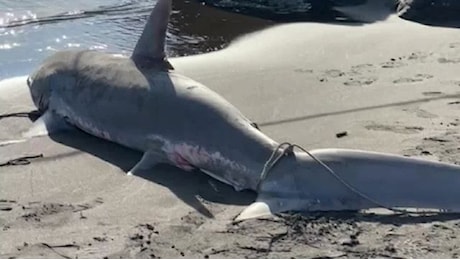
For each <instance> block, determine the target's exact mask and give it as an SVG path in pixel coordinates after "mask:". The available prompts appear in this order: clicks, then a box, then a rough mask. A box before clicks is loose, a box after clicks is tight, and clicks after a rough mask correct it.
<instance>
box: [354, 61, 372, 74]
mask: <svg viewBox="0 0 460 260" xmlns="http://www.w3.org/2000/svg"><path fill="white" fill-rule="evenodd" d="M374 71H375V67H374V65H372V64H369V63H365V64H358V65H355V66H352V67H351V70H350V72H349V73H348V74H349V75H361V74H363V73H369V72H374Z"/></svg>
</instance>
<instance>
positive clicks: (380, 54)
mask: <svg viewBox="0 0 460 260" xmlns="http://www.w3.org/2000/svg"><path fill="white" fill-rule="evenodd" d="M171 63H172V64H173V66H174V67H175V68H176V70H177V71H178V72H180V73H182V74H184V75H187V76H189V77H191V78H193V79H195V80H197V81H200V82H202V83H203V84H205V85H206V86H208V87H209V88H211V89H213V90H215V91H216V92H217V93H219V94H221V95H222V96H223V97H225V98H226V99H228V100H229V101H230V102H231V103H232V104H234V105H235V106H236V107H238V108H239V109H240V110H241V111H242V112H243V113H244V114H245V115H247V116H248V117H249V118H251V120H254V121H255V122H256V123H258V125H259V126H260V128H261V130H262V131H263V132H265V133H266V134H267V135H269V136H270V137H272V138H273V139H275V140H277V141H280V142H281V141H289V142H292V143H296V144H299V145H301V146H303V147H305V148H306V149H309V150H310V149H316V148H333V147H334V148H353V149H363V150H371V151H379V152H390V153H396V154H401V155H406V156H413V157H421V158H425V159H429V160H439V161H445V162H451V163H460V150H459V148H458V147H459V146H458V140H460V117H459V115H458V113H459V112H460V74H459V73H458V71H459V68H460V34H459V33H458V29H454V28H442V27H430V26H425V25H422V24H418V23H413V22H410V21H406V20H403V19H400V18H399V17H397V16H393V15H391V16H388V17H387V18H386V19H385V20H383V21H379V22H375V23H371V24H362V25H355V26H350V25H339V24H337V25H335V24H320V23H291V24H284V25H277V26H274V27H271V28H268V29H265V30H262V31H258V32H255V33H251V34H249V35H245V36H243V37H240V38H238V39H237V40H235V41H233V42H232V43H231V44H230V46H229V47H228V48H226V49H224V50H221V51H216V52H211V53H208V54H203V55H197V56H188V57H181V58H173V59H171ZM25 79H26V77H17V78H12V79H6V80H3V81H0V114H2V115H7V114H11V113H23V112H30V111H32V110H34V109H35V108H34V106H33V104H32V102H31V100H30V97H29V93H28V89H27V86H26V84H25ZM31 124H32V122H31V120H30V118H29V117H28V116H27V115H24V116H4V117H0V140H10V139H15V138H19V137H20V133H21V132H22V131H24V130H26V129H28V127H30V126H31ZM342 132H346V135H345V136H343V137H341V138H338V137H337V136H336V134H338V133H342ZM34 155H43V157H42V158H37V159H31V160H30V164H27V165H6V166H3V167H0V230H1V231H0V241H2V243H0V257H1V258H9V257H13V258H28V257H35V258H44V257H46V258H89V257H91V258H103V257H109V258H118V257H124V258H132V257H136V258H182V257H187V258H230V257H238V258H246V257H250V258H256V257H267V258H278V257H281V258H340V257H343V258H351V257H356V258H387V257H388V258H400V257H403V258H440V257H442V258H456V257H458V256H459V254H460V246H459V245H460V236H459V235H460V215H430V216H408V215H398V214H373V213H354V212H339V213H331V212H329V213H318V212H317V213H309V214H307V213H305V214H298V213H295V214H294V213H293V214H282V215H279V216H276V217H271V218H265V219H259V220H248V221H244V222H241V223H233V222H232V219H233V218H234V217H235V216H236V215H238V213H239V212H241V210H242V209H244V207H245V206H247V205H249V204H250V203H251V202H252V201H254V199H255V194H254V193H252V192H236V191H234V190H233V189H232V188H231V187H230V186H228V185H225V184H222V183H220V182H218V181H216V180H214V179H212V178H210V177H208V176H207V175H205V174H203V173H200V172H192V173H187V172H184V171H181V170H179V169H176V168H173V167H169V166H164V167H157V168H155V169H154V172H151V173H146V175H145V176H139V177H127V176H125V174H124V173H125V172H126V171H127V170H129V169H130V168H131V167H132V166H133V165H134V164H135V163H136V162H137V161H138V160H139V158H140V157H141V154H140V153H138V152H135V151H132V150H129V149H126V148H123V147H121V146H119V145H116V144H113V143H110V142H105V141H102V140H100V139H97V138H95V137H91V136H89V135H87V134H85V133H82V132H69V133H63V134H59V135H54V136H52V137H42V138H35V139H32V140H30V141H27V142H24V143H18V144H14V145H9V146H4V147H0V164H1V163H4V162H7V161H9V160H11V159H15V158H18V157H21V156H34Z"/></svg>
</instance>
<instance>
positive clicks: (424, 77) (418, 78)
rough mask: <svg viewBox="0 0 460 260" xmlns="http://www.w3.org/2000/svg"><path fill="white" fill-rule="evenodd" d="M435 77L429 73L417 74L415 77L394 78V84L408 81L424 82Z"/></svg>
mask: <svg viewBox="0 0 460 260" xmlns="http://www.w3.org/2000/svg"><path fill="white" fill-rule="evenodd" d="M431 78H433V75H429V74H416V75H415V76H413V77H410V78H409V77H404V78H399V79H396V80H393V83H394V84H405V83H406V84H407V83H416V82H422V81H424V80H427V79H431Z"/></svg>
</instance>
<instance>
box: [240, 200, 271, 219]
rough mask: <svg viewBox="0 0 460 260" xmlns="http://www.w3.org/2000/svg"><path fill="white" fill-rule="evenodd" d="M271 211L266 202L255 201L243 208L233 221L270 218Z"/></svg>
mask: <svg viewBox="0 0 460 260" xmlns="http://www.w3.org/2000/svg"><path fill="white" fill-rule="evenodd" d="M271 215H272V211H271V209H270V205H269V204H268V203H267V202H263V201H256V202H254V203H252V204H251V205H249V206H248V207H247V208H245V209H244V210H243V211H242V212H241V213H240V214H239V215H238V216H237V217H236V218H235V221H243V220H246V219H251V218H260V217H266V216H271Z"/></svg>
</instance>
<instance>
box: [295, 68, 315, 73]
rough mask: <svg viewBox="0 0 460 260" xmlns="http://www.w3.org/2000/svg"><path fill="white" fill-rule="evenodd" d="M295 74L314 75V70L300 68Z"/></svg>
mask: <svg viewBox="0 0 460 260" xmlns="http://www.w3.org/2000/svg"><path fill="white" fill-rule="evenodd" d="M294 71H295V72H298V73H305V74H312V73H313V70H312V69H303V68H298V69H295V70H294Z"/></svg>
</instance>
